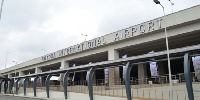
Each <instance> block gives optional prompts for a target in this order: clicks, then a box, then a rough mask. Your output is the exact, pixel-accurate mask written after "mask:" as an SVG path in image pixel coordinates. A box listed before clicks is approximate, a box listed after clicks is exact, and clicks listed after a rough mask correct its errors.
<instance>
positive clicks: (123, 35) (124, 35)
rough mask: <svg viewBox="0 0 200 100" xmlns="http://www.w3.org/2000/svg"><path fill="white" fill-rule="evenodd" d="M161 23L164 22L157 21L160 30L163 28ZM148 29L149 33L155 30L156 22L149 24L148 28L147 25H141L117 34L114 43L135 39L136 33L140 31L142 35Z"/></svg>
mask: <svg viewBox="0 0 200 100" xmlns="http://www.w3.org/2000/svg"><path fill="white" fill-rule="evenodd" d="M161 21H162V19H161V18H160V19H157V21H156V22H157V24H158V27H159V28H161ZM146 29H148V31H151V30H154V22H153V21H151V22H148V25H147V26H145V24H140V25H137V26H133V27H131V28H127V29H125V30H122V31H121V32H116V33H115V37H114V41H117V40H122V39H125V38H129V37H133V36H134V33H136V32H137V31H139V32H140V33H145V32H146Z"/></svg>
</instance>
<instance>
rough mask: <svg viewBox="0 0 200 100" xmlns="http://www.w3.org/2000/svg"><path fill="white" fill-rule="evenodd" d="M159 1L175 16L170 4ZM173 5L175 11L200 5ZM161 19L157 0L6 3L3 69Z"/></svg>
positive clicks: (0, 47)
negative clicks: (85, 41) (155, 1)
mask: <svg viewBox="0 0 200 100" xmlns="http://www.w3.org/2000/svg"><path fill="white" fill-rule="evenodd" d="M0 1H1V0H0ZM160 1H161V3H162V4H163V6H164V7H165V10H166V13H167V14H169V13H171V12H172V7H171V5H170V2H169V1H168V0H160ZM172 2H174V3H175V5H174V6H173V10H174V11H175V12H176V11H179V10H182V9H186V8H189V7H192V6H195V5H199V4H200V0H172ZM162 15H163V13H162V8H161V7H160V6H159V5H156V4H154V2H153V0H4V4H3V12H2V16H1V21H0V56H1V57H0V69H4V68H5V64H6V67H11V66H13V65H15V64H16V63H18V64H19V63H22V62H25V61H28V60H31V59H34V58H36V57H40V56H42V55H44V50H45V54H47V53H51V52H54V51H57V50H60V49H63V48H66V47H69V46H72V45H74V44H78V43H80V42H83V41H84V39H85V37H84V36H82V35H81V34H87V35H88V36H87V37H86V39H87V40H89V39H93V38H95V37H98V36H102V35H105V34H109V33H111V32H114V31H117V30H120V29H123V28H127V27H129V26H133V25H135V24H139V23H142V22H145V21H148V20H151V19H153V18H157V17H160V16H162ZM42 49H43V50H42ZM7 54H8V56H7ZM6 56H7V63H6ZM13 61H15V62H13Z"/></svg>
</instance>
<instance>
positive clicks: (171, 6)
mask: <svg viewBox="0 0 200 100" xmlns="http://www.w3.org/2000/svg"><path fill="white" fill-rule="evenodd" d="M169 2H170V3H171V7H172V13H174V11H173V5H174V3H173V2H172V1H171V0H169Z"/></svg>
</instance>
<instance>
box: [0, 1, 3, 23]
mask: <svg viewBox="0 0 200 100" xmlns="http://www.w3.org/2000/svg"><path fill="white" fill-rule="evenodd" d="M3 2H4V0H2V1H1V10H0V20H1V14H2V10H3Z"/></svg>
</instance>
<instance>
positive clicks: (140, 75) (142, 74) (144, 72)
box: [138, 64, 147, 84]
mask: <svg viewBox="0 0 200 100" xmlns="http://www.w3.org/2000/svg"><path fill="white" fill-rule="evenodd" d="M145 76H147V70H146V64H138V79H139V81H138V82H139V84H144V82H145V80H144V77H145Z"/></svg>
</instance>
